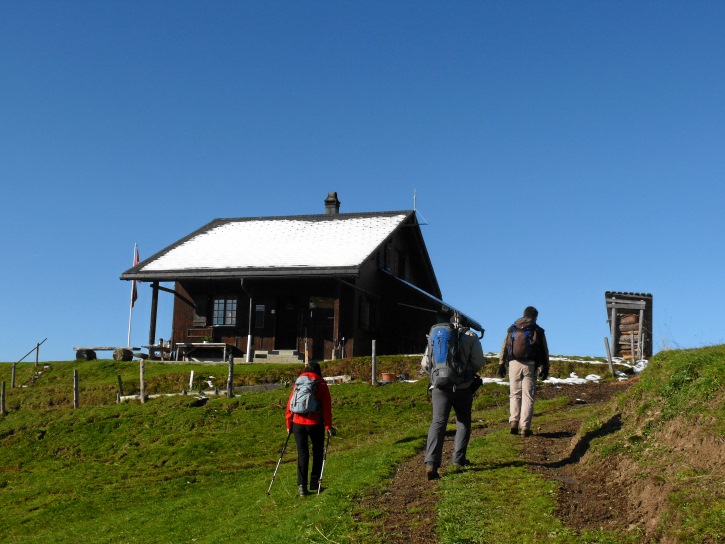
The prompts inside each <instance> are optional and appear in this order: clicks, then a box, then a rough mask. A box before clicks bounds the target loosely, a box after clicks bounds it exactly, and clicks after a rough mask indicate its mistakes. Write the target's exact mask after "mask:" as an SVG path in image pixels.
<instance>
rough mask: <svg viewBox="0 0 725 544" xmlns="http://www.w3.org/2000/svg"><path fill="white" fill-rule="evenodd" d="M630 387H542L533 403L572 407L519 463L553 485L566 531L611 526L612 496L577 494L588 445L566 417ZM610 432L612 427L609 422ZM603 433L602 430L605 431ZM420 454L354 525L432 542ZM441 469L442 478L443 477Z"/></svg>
mask: <svg viewBox="0 0 725 544" xmlns="http://www.w3.org/2000/svg"><path fill="white" fill-rule="evenodd" d="M629 385H630V382H616V383H607V384H584V385H566V386H562V387H561V388H556V387H544V388H542V389H541V390H540V391H539V392H538V393H537V394H538V397H539V398H553V397H557V396H561V395H567V396H568V397H569V398H570V399H572V401H571V402H570V403H569V404H568V405H567V406H566V407H564V408H562V409H561V412H562V414H561V418H558V419H557V421H556V422H552V423H549V424H542V425H539V426H537V424H536V423H537V422H536V420H534V430H535V434H534V436H532V437H529V438H527V439H526V442H525V444H524V450H523V452H522V458H524V459H527V460H528V461H529V465H530V469H531V470H532V471H534V472H537V473H539V474H542V475H543V476H544V477H545V478H550V479H552V480H556V481H557V482H559V497H558V502H559V507H558V509H557V516H558V517H559V518H560V519H561V520H562V521H563V522H564V524H565V525H566V526H569V527H573V528H582V527H586V526H590V525H591V524H592V523H593V522H596V523H598V524H599V525H598V526H602V525H607V523H606V522H607V521H608V522H609V525H611V524H612V521H613V520H615V521H616V517H615V516H616V508H615V505H616V500H617V495H616V492H615V493H610V492H608V490H606V489H600V490H599V492H598V493H596V494H591V493H582V490H585V489H588V488H589V483H588V482H587V481H585V479H583V478H582V477H581V475H579V474H577V465H578V462H579V460H580V459H581V457H582V456H583V455H584V453H585V452H586V449H587V448H588V442H586V440H585V441H582V442H580V443H573V439H574V436H575V435H576V432H577V430H578V429H579V425H580V423H581V422H580V421H578V420H576V419H570V420H569V419H567V418H566V411H567V410H570V409H572V408H576V407H578V406H580V405H581V404H596V403H601V402H605V401H607V400H609V399H610V398H611V397H612V395H614V393H616V392H617V391H621V390H622V389H625V388H626V387H629ZM610 425H611V426H612V429H615V428H616V426H617V421H612V422H610ZM492 430H495V429H490V428H481V427H476V425H475V424H474V427H473V433H472V434H473V436H472V438H473V439H475V438H476V437H480V436H484V435H485V434H487V433H489V432H491V431H492ZM605 432H606V429H605ZM452 448H453V433H449V434H448V435H447V436H446V440H445V443H444V453H443V458H444V459H447V458H450V456H451V450H452ZM424 457H425V452H420V453H419V454H417V455H415V456H413V457H412V458H411V459H409V460H408V461H406V462H404V463H402V464H401V465H399V466H398V468H397V470H396V472H395V475H394V476H393V479H392V481H391V483H390V485H389V486H388V488H387V490H386V491H385V492H384V493H371V494H369V495H367V496H365V497H363V499H362V500H361V501H360V503H359V508H358V514H357V515H356V519H358V521H367V522H371V523H373V528H374V531H375V533H376V534H377V535H378V537H379V538H380V540H381V541H384V542H387V543H401V544H402V543H410V544H422V543H430V542H435V541H436V536H435V528H436V504H437V501H438V483H437V482H435V481H433V482H429V481H428V480H427V479H426V474H425V467H424V464H423V459H424ZM445 468H446V467H445V466H443V467H442V473H443V474H445Z"/></svg>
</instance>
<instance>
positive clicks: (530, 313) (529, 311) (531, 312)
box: [524, 306, 539, 319]
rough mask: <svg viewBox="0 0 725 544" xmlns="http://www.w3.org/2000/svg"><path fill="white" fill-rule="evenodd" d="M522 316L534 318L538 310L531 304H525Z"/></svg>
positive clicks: (537, 315)
mask: <svg viewBox="0 0 725 544" xmlns="http://www.w3.org/2000/svg"><path fill="white" fill-rule="evenodd" d="M524 317H529V318H531V319H536V318H537V317H539V311H538V310H537V309H536V308H534V307H533V306H527V307H526V308H525V309H524Z"/></svg>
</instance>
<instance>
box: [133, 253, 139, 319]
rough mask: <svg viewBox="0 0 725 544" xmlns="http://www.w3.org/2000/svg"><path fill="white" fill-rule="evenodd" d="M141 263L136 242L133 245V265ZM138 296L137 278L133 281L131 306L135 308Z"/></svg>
mask: <svg viewBox="0 0 725 544" xmlns="http://www.w3.org/2000/svg"><path fill="white" fill-rule="evenodd" d="M138 263H139V258H138V247H137V246H136V244H134V245H133V266H136V265H137V264H138ZM137 298H138V292H137V291H136V280H132V281H131V308H133V305H134V303H135V302H136V299H137Z"/></svg>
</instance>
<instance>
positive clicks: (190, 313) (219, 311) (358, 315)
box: [121, 193, 480, 360]
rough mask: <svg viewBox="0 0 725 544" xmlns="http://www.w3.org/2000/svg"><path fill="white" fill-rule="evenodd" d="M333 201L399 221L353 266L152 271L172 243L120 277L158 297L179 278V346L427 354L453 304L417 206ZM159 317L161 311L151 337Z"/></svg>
mask: <svg viewBox="0 0 725 544" xmlns="http://www.w3.org/2000/svg"><path fill="white" fill-rule="evenodd" d="M331 194H332V195H335V200H336V194H334V193H331ZM329 200H330V198H329V196H328V200H326V213H325V214H324V215H322V216H320V217H319V220H322V221H335V220H345V219H350V218H357V217H361V218H363V219H366V218H371V219H375V218H377V217H388V216H390V214H393V213H397V214H399V215H398V216H396V217H400V220H399V222H398V224H397V226H395V228H392V229H391V230H390V232H389V233H387V235H386V236H385V237H384V240H383V241H382V242H381V243H380V244H379V245H378V246H377V247H376V248H375V249H374V251H372V252H371V253H369V254H367V256H366V257H365V258H364V259H362V260H361V261H360V262H359V263H357V264H356V265H355V266H354V267H351V266H346V267H329V268H325V267H320V268H316V269H314V270H310V269H309V268H305V269H302V268H294V267H287V268H247V269H232V268H228V269H218V270H208V269H206V270H186V269H185V270H163V271H150V270H149V268H150V267H148V266H147V265H148V263H150V262H153V261H154V259H155V258H156V257H157V256H160V255H163V254H164V253H165V252H166V251H168V250H169V248H167V249H166V250H164V251H162V252H159V253H158V254H157V255H155V256H153V257H151V258H149V259H148V260H147V261H144V262H142V263H140V264H139V265H138V266H136V267H134V268H132V269H130V270H128V271H127V272H125V273H124V274H123V275H122V276H121V279H126V280H129V279H136V280H137V281H150V282H152V287H154V300H156V297H158V291H159V289H161V290H163V289H162V288H159V287H158V285H159V282H169V281H173V282H174V288H173V292H174V294H175V295H176V297H175V301H174V310H173V325H172V327H173V331H172V335H173V336H172V339H171V341H172V344H173V345H172V348H173V346H175V345H179V344H188V343H197V342H202V341H208V342H211V343H222V344H225V345H226V346H228V347H229V352H230V353H232V354H233V356H235V357H241V356H243V355H245V354H247V353H248V352H249V349H248V348H249V346H248V344H249V339H251V342H252V344H251V347H252V349H253V351H260V350H264V351H279V350H293V351H296V352H298V353H300V354H305V353H306V354H307V355H308V356H309V358H310V359H311V360H329V359H335V358H341V357H351V356H365V355H370V354H371V349H372V341H373V340H375V341H376V352H377V353H378V354H380V355H383V354H400V353H422V352H423V350H424V349H425V343H426V337H425V335H426V333H427V331H428V330H429V328H430V326H431V325H432V324H434V323H436V322H437V321H439V320H441V319H447V317H448V315H449V314H450V313H451V312H452V310H453V309H452V308H451V307H450V306H447V305H446V304H445V303H443V301H442V300H440V298H441V293H440V289H439V287H438V283H437V280H436V278H435V273H434V272H433V267H432V265H431V262H430V259H429V257H428V252H427V250H426V247H425V243H424V241H423V237H422V233H421V230H420V226H419V224H418V221H417V218H416V214H415V212H414V211H407V212H380V213H379V214H376V213H373V214H339V213H337V210H336V209H332V210H331V209H330V207H329ZM338 205H339V202H338ZM296 217H297V218H299V217H303V216H296ZM304 217H308V216H304ZM292 218H293V219H294V218H295V216H293V217H292ZM289 219H290V218H289V217H287V218H267V220H269V221H283V220H289ZM315 220H317V218H315ZM219 221H225V220H219ZM229 221H231V220H229ZM194 234H195V233H192V235H190V236H193V235H194ZM188 238H189V237H187V238H186V239H188ZM182 241H183V240H182ZM182 241H180V242H182ZM180 242H177V245H178V244H179V243H180ZM169 247H170V248H173V247H175V246H174V245H172V246H169ZM152 306H155V303H153V304H152ZM152 314H155V312H154V311H153V307H152ZM155 319H156V316H155V315H152V323H151V327H150V329H151V331H150V339H153V337H154V336H155V325H154V321H155ZM467 319H468V320H469V322H470V323H471V324H473V325H474V326H477V325H478V324H477V323H476V322H475V321H474V320H472V319H470V318H467ZM478 328H480V325H479V326H478ZM248 360H249V359H248Z"/></svg>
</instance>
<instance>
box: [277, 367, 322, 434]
mask: <svg viewBox="0 0 725 544" xmlns="http://www.w3.org/2000/svg"><path fill="white" fill-rule="evenodd" d="M300 376H307V377H308V378H312V379H313V380H315V381H317V389H316V390H315V398H316V399H317V401H318V402H319V403H320V405H321V406H322V413H320V412H315V413H313V414H309V416H305V415H300V414H293V413H292V412H291V411H290V409H289V405H290V402H291V401H292V395H294V394H295V386H294V385H293V386H292V391H291V392H290V395H289V398H288V399H287V410H286V418H287V430H288V431H289V430H290V429H292V423H298V424H300V425H317V424H318V423H320V417H322V421H323V422H324V424H325V429H332V399H331V398H330V389H329V388H328V387H327V382H325V380H323V379H322V376H320V375H319V374H315V373H313V372H303V373H302V374H300Z"/></svg>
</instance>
